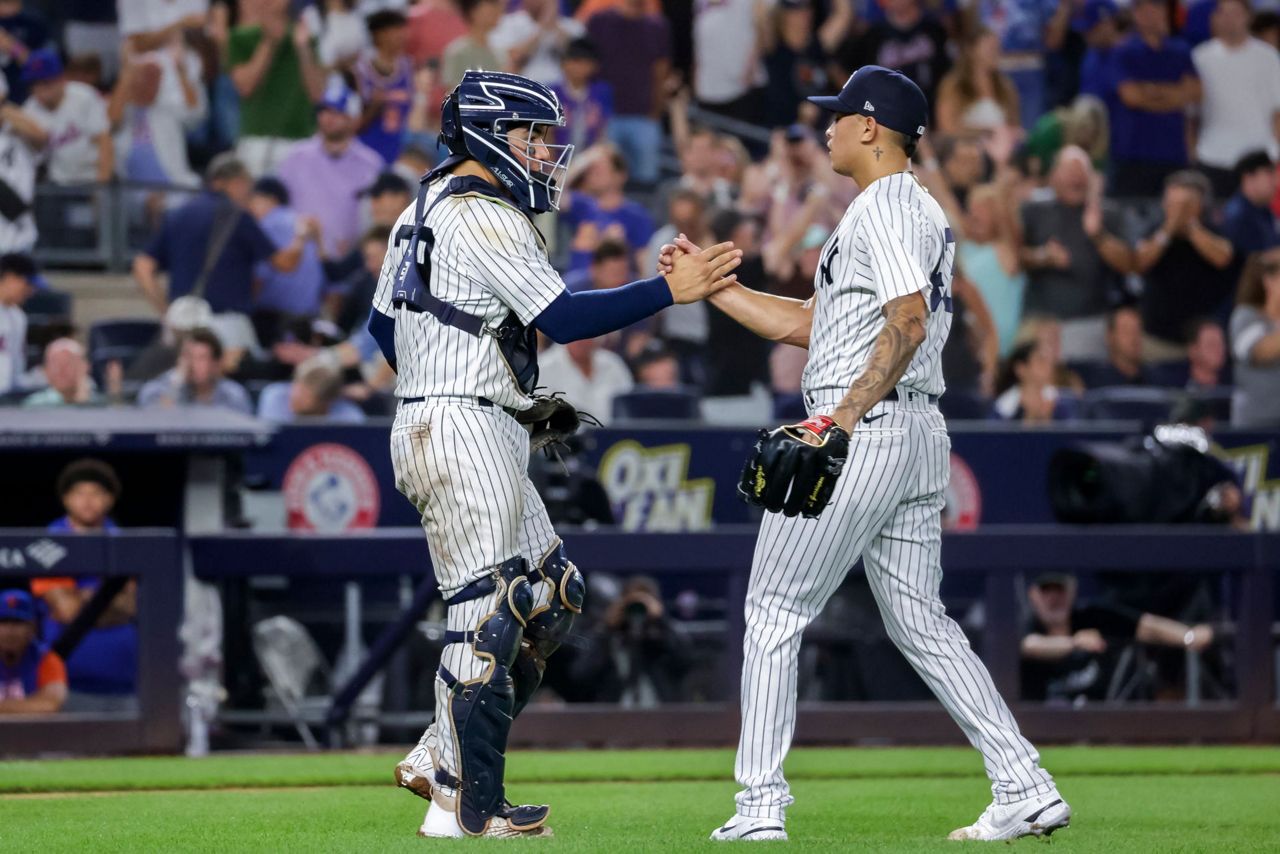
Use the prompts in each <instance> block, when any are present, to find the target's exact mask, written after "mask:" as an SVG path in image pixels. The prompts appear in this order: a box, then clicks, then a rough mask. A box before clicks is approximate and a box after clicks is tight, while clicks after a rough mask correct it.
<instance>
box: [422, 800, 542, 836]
mask: <svg viewBox="0 0 1280 854" xmlns="http://www.w3.org/2000/svg"><path fill="white" fill-rule="evenodd" d="M550 811H551V809H550V807H546V806H541V807H532V806H527V807H511V806H504V807H503V808H502V809H501V810H500V811H499V813H498V815H495V816H494V817H493V818H491V819H490V820H489V826H488V827H487V828H486V829H485V832H484V833H482V834H480V837H481V838H486V839H526V838H527V839H533V838H545V837H548V836H554V835H555V834H553V833H552V831H551V828H549V827H547V826H546V824H545V822H546V820H547V814H548V813H550ZM418 836H421V837H423V838H430V839H461V838H462V837H464V836H467V833H466V832H465V831H463V829H462V825H460V824H459V823H458V817H457V815H456V814H455V813H454V812H453V811H452V810H450V809H447V808H446V807H444V806H442V805H441V804H440V802H439V800H438V799H437V800H434V801H432V802H431V806H430V807H429V808H428V809H427V814H426V816H425V817H424V818H423V820H422V826H421V827H419V828H418Z"/></svg>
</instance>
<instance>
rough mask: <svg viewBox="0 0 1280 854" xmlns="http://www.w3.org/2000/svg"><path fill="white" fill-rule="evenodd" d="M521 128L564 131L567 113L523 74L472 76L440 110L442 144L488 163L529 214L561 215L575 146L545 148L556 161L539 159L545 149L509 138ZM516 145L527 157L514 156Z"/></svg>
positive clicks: (478, 73) (474, 73) (469, 74)
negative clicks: (537, 154) (553, 212)
mask: <svg viewBox="0 0 1280 854" xmlns="http://www.w3.org/2000/svg"><path fill="white" fill-rule="evenodd" d="M521 126H528V127H529V132H530V136H531V137H532V136H533V134H534V133H535V132H536V131H537V130H539V128H541V129H542V130H543V131H549V130H550V128H553V127H563V126H564V109H563V108H561V106H560V100H559V99H558V98H556V95H555V93H554V92H552V91H551V90H550V89H549V88H548V87H546V86H544V85H542V84H541V83H537V82H535V81H533V80H530V79H528V78H527V77H521V76H520V75H518V74H505V73H503V72H499V71H468V72H466V73H465V74H463V75H462V82H461V83H459V84H458V85H457V87H456V88H454V90H453V91H452V92H451V93H449V96H448V97H447V98H445V100H444V103H443V104H442V105H441V108H440V141H441V142H442V143H443V144H444V145H446V146H448V148H449V151H451V152H452V153H454V154H457V155H465V156H468V157H473V158H475V159H476V160H478V161H479V162H480V163H482V164H484V165H485V166H486V167H488V169H489V171H491V172H493V174H494V175H496V176H497V178H498V180H499V181H501V182H502V184H503V185H504V186H505V187H506V188H507V190H509V191H510V192H511V194H512V195H513V196H515V198H516V201H517V202H519V203H520V204H521V205H523V206H524V207H526V208H528V209H529V210H531V211H535V212H539V213H540V212H542V211H549V210H555V209H557V208H558V207H559V203H560V193H561V192H562V191H563V189H564V179H565V174H566V173H567V172H568V171H569V161H570V160H571V159H572V158H573V146H572V145H551V144H547V143H543V145H545V147H546V149H547V150H548V151H549V152H550V155H551V157H550V159H549V160H544V159H541V158H538V157H535V156H534V152H535V149H536V148H538V147H541V146H540V145H535V144H533V143H529V142H527V141H525V140H521V139H518V138H510V137H509V136H508V133H509V131H510V130H511V129H512V128H513V127H521ZM512 144H515V146H516V148H517V149H519V148H523V149H524V152H523V156H520V157H518V156H516V155H515V154H514V153H513V152H512V150H511V147H512Z"/></svg>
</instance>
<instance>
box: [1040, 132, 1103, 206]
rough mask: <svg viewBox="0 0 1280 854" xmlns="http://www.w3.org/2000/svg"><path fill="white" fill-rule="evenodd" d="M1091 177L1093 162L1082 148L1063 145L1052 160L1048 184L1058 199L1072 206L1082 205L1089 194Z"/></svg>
mask: <svg viewBox="0 0 1280 854" xmlns="http://www.w3.org/2000/svg"><path fill="white" fill-rule="evenodd" d="M1092 178H1093V163H1092V162H1090V160H1089V155H1088V154H1086V153H1085V152H1084V149H1083V148H1080V147H1079V146H1077V145H1068V146H1064V147H1063V148H1062V150H1061V151H1059V152H1058V156H1057V158H1056V159H1055V160H1054V161H1053V171H1052V172H1050V173H1049V185H1050V186H1051V187H1053V192H1054V193H1055V194H1056V195H1057V197H1058V201H1060V202H1062V203H1063V204H1064V205H1071V206H1073V207H1075V206H1078V205H1083V204H1084V202H1085V199H1086V198H1087V197H1088V195H1089V181H1090V180H1091V179H1092Z"/></svg>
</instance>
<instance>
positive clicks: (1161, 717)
mask: <svg viewBox="0 0 1280 854" xmlns="http://www.w3.org/2000/svg"><path fill="white" fill-rule="evenodd" d="M564 539H565V542H566V545H567V547H568V549H569V550H570V552H571V553H572V554H573V555H574V560H575V561H576V562H577V563H579V564H580V565H582V566H585V567H588V568H589V571H597V572H611V573H616V574H627V573H633V572H639V573H645V574H648V575H659V576H661V575H662V574H669V573H685V574H688V573H706V574H709V575H712V576H715V577H718V578H721V579H723V581H724V583H725V585H726V588H727V589H728V591H729V594H728V597H727V598H728V608H729V613H730V614H731V615H734V623H733V625H732V626H731V627H730V636H729V638H728V639H727V643H726V649H727V651H728V654H727V655H726V656H725V659H724V662H723V666H722V669H721V672H720V674H719V678H720V680H723V681H726V682H727V684H730V685H736V681H737V679H738V671H739V668H740V666H741V652H740V646H739V645H738V643H737V640H736V639H737V638H739V637H740V636H741V632H742V623H741V604H742V601H743V597H744V595H745V583H746V572H747V568H748V567H749V566H750V556H751V552H752V549H753V547H754V541H755V530H754V529H753V528H742V527H731V528H728V527H727V528H721V529H716V530H715V531H712V532H703V533H687V534H628V533H622V532H598V531H595V532H586V531H566V532H565V533H564ZM189 543H190V547H191V554H192V561H193V567H194V571H195V573H196V575H197V577H199V578H201V579H203V580H205V581H210V582H218V583H222V584H226V583H228V582H231V583H235V582H237V581H239V582H243V581H244V580H246V579H248V578H250V577H253V576H256V575H270V576H275V577H285V578H296V579H302V578H307V579H317V578H331V579H333V578H366V579H367V578H373V577H378V576H386V575H394V574H399V573H401V572H402V571H403V568H404V567H406V566H421V565H423V564H425V563H426V557H427V555H426V549H425V545H424V543H423V541H422V538H421V533H420V532H419V531H418V530H416V529H381V530H378V531H375V532H370V533H369V534H366V535H362V536H358V537H351V536H339V537H333V536H318V535H285V536H281V535H266V534H253V533H221V534H210V535H201V536H197V537H192V538H190V540H189ZM676 561H678V564H677V563H676ZM943 561H944V567H945V571H946V572H947V573H948V574H951V575H962V576H969V577H976V578H981V579H982V588H983V594H982V597H983V605H984V611H985V613H986V626H985V631H984V636H983V644H982V647H983V649H982V652H983V660H984V661H985V662H986V664H987V666H988V668H990V670H991V673H992V676H993V678H994V679H995V681H996V684H997V686H999V688H1000V689H1001V691H1002V692H1003V693H1004V695H1005V696H1006V697H1009V698H1011V699H1012V698H1015V697H1017V696H1018V688H1019V684H1018V683H1019V669H1020V661H1019V648H1020V639H1021V627H1020V625H1019V619H1018V615H1019V614H1020V607H1019V601H1020V596H1021V595H1022V594H1021V590H1022V589H1024V588H1025V585H1024V584H1023V580H1024V578H1025V577H1026V576H1027V575H1029V574H1032V573H1038V572H1044V571H1049V570H1057V571H1067V572H1074V573H1082V574H1087V573H1093V572H1099V571H1107V570H1125V571H1132V572H1202V573H1214V574H1229V575H1231V576H1233V577H1234V578H1236V579H1237V580H1238V584H1236V585H1233V588H1234V590H1235V596H1234V597H1233V598H1234V599H1235V601H1234V603H1232V604H1233V605H1234V611H1235V621H1234V635H1235V638H1236V643H1235V656H1236V665H1237V668H1236V679H1237V682H1238V684H1239V691H1238V694H1237V697H1236V698H1235V699H1234V700H1227V701H1220V700H1213V701H1208V700H1198V699H1197V700H1195V701H1194V702H1188V703H1131V704H1098V705H1094V706H1089V707H1085V708H1080V709H1070V708H1062V707H1055V706H1051V705H1046V704H1039V703H1018V702H1015V703H1014V705H1015V706H1016V707H1017V711H1018V715H1019V720H1020V721H1021V723H1022V725H1023V728H1024V730H1025V731H1026V732H1027V733H1028V734H1029V735H1030V736H1031V737H1032V738H1034V739H1039V740H1049V741H1070V740H1079V739H1088V740H1094V741H1146V742H1152V741H1184V740H1249V739H1274V738H1277V737H1280V707H1277V703H1276V694H1275V685H1274V682H1273V680H1274V679H1275V673H1274V664H1273V662H1272V657H1273V655H1274V651H1273V646H1274V644H1273V640H1272V623H1273V621H1274V620H1275V614H1274V613H1273V611H1274V608H1275V605H1274V590H1275V588H1274V574H1275V570H1276V567H1277V566H1280V535H1276V534H1253V535H1245V534H1238V533H1229V532H1223V531H1222V530H1220V529H1213V528H1196V527H1177V528H1149V527H1138V526H1135V527H1125V528H1120V527H1112V528H1107V529H1105V530H1104V529H1096V528H1094V529H1091V528H1071V527H1065V526H1053V525H1051V526H1037V525H1020V526H988V527H984V528H982V529H981V530H979V531H977V532H973V533H965V534H947V535H944V546H943ZM430 593H431V583H430V579H425V580H424V581H423V583H422V586H420V588H419V595H420V596H426V597H428V598H429V595H430ZM422 601H423V600H422V599H419V600H418V601H417V602H416V603H415V604H414V605H413V606H412V607H413V608H418V607H420V606H421V602H422ZM396 630H397V629H396V626H395V625H393V626H391V627H389V628H388V629H387V630H385V631H384V637H382V638H379V639H378V640H376V641H375V642H374V644H373V645H372V653H371V659H370V660H368V661H366V663H365V666H363V667H361V668H360V669H359V671H358V672H357V673H356V674H355V676H354V677H352V678H351V679H350V680H349V681H348V682H347V683H346V684H345V685H344V686H342V687H341V688H339V689H338V690H337V692H336V693H335V703H334V706H333V707H332V708H331V709H330V713H329V716H328V719H329V724H330V727H331V732H330V735H331V736H334V735H336V734H337V733H338V732H339V731H340V727H341V724H342V723H343V722H344V721H345V720H346V716H347V712H348V709H349V704H350V702H351V701H352V700H354V698H355V697H356V696H358V695H359V693H360V691H361V690H362V689H363V687H364V685H365V684H366V683H367V680H368V678H371V677H372V675H373V674H374V673H376V672H377V670H378V668H379V667H380V666H381V664H382V663H383V661H382V660H378V657H379V656H383V657H385V656H387V655H389V654H390V650H391V649H392V648H393V646H392V645H391V644H389V643H386V642H385V641H387V640H388V637H387V632H394V631H396ZM398 630H399V631H402V632H403V631H404V630H405V627H404V626H400V628H399V629H398ZM344 704H346V707H345V708H344ZM800 718H801V723H800V726H799V728H798V732H797V740H798V741H800V742H802V743H803V742H808V743H848V742H857V741H863V740H868V739H889V740H893V741H904V742H938V741H955V740H956V739H958V738H959V731H958V730H957V729H956V728H955V726H954V724H953V723H952V722H951V721H950V719H949V718H948V717H947V715H946V713H945V712H944V711H943V710H942V708H941V707H940V706H938V704H936V703H933V702H917V703H878V702H877V703H802V704H801V711H800ZM428 721H429V714H427V713H423V714H421V715H419V716H413V715H398V716H396V717H395V719H394V723H395V724H397V725H406V724H419V725H425V724H426V723H427V722H428ZM392 722H393V721H392V720H391V719H388V720H387V723H392ZM736 727H737V709H736V706H735V705H734V704H732V703H700V704H669V705H663V706H659V707H656V708H648V709H624V708H619V707H616V706H601V705H590V704H584V705H568V706H556V707H554V708H550V709H548V708H542V707H539V706H537V705H536V704H535V705H534V706H532V707H530V709H529V711H528V713H527V714H526V715H525V716H523V717H522V718H521V719H520V721H519V722H518V723H517V727H516V730H515V731H514V733H513V743H515V744H521V745H526V746H529V745H543V746H546V745H567V744H609V745H619V746H620V745H641V744H648V745H653V744H687V745H691V744H725V743H728V742H731V741H732V740H733V733H735V732H736Z"/></svg>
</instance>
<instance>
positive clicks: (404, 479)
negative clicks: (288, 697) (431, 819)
mask: <svg viewBox="0 0 1280 854" xmlns="http://www.w3.org/2000/svg"><path fill="white" fill-rule="evenodd" d="M391 462H392V466H393V468H394V470H395V475H396V489H398V490H400V492H401V493H402V494H403V495H404V496H405V497H406V498H408V499H409V500H410V501H411V502H413V505H414V507H416V508H417V509H418V512H419V513H420V514H422V528H423V530H424V531H425V532H426V535H427V548H428V550H429V551H430V553H431V563H432V566H433V567H434V568H435V573H436V580H437V582H438V583H439V585H440V592H441V593H442V594H443V595H444V596H445V597H446V598H447V597H449V596H451V595H453V594H454V593H456V592H457V591H459V590H461V589H462V588H463V587H465V586H467V585H468V584H470V583H471V582H473V581H476V580H477V579H479V578H481V577H483V576H485V575H488V574H489V573H491V572H492V571H493V570H494V568H495V567H496V566H497V565H498V564H500V563H502V562H503V561H505V560H507V559H508V558H511V557H514V556H516V555H517V554H519V555H521V556H523V557H524V558H525V560H527V561H528V562H529V564H530V566H538V565H539V564H540V563H541V562H542V560H543V558H544V557H546V555H547V554H548V553H549V552H550V551H551V549H552V548H554V547H555V545H556V544H557V543H558V542H559V538H558V537H557V536H556V532H555V529H554V528H553V527H552V526H551V520H550V519H549V518H548V517H547V509H546V507H545V506H544V505H543V503H542V498H541V497H539V495H538V493H537V490H536V489H534V486H533V483H532V482H531V481H530V480H529V473H528V468H529V434H528V432H526V430H525V429H524V427H522V426H520V424H518V423H517V422H516V420H515V419H514V418H512V417H511V416H510V415H508V414H507V413H506V412H505V411H504V410H502V409H501V408H499V407H496V406H482V405H480V403H479V402H478V401H476V400H475V399H474V398H435V399H428V400H427V401H425V402H422V403H408V404H401V405H400V408H399V411H398V412H397V413H396V420H395V424H394V426H393V427H392V429H391ZM534 593H535V596H536V602H535V605H536V606H541V605H544V604H546V599H547V597H548V596H549V589H548V585H547V584H546V582H544V581H539V582H538V583H537V584H535V585H534ZM496 602H497V594H496V593H493V594H490V595H488V596H484V597H481V598H479V599H475V600H473V601H471V602H467V603H464V604H461V605H457V606H453V607H450V608H449V609H448V613H447V617H446V619H447V628H448V629H450V630H453V631H460V632H461V631H471V630H473V629H474V628H475V627H476V625H477V624H478V623H479V621H480V620H481V619H482V618H483V617H484V616H485V615H486V614H488V613H490V612H491V611H493V610H494V608H495V606H496ZM440 663H441V665H443V666H444V667H445V668H447V669H448V671H449V672H450V673H452V674H453V675H454V676H455V677H457V678H458V679H459V680H460V681H462V682H466V681H469V680H472V679H479V678H481V677H482V676H485V675H486V669H487V667H488V662H485V661H482V660H480V659H478V658H477V657H476V656H475V654H474V652H473V651H472V647H471V644H469V643H451V644H448V645H447V646H446V647H445V648H444V651H443V653H442V654H441V657H440ZM435 696H436V721H435V723H433V724H432V725H431V726H432V727H433V728H436V729H437V732H438V734H439V737H440V740H439V751H440V758H441V764H442V765H443V766H444V768H445V770H447V771H448V772H449V773H451V774H454V775H455V776H456V775H457V773H458V763H457V757H456V754H455V750H456V745H455V740H454V738H453V733H452V732H451V731H450V726H449V724H450V721H449V715H448V714H446V713H445V712H446V710H447V709H448V708H449V696H450V695H449V692H448V689H447V688H446V687H445V685H444V682H442V681H441V680H440V678H439V677H438V676H437V678H436V680H435ZM428 732H430V728H429V729H428ZM425 742H426V734H424V735H423V739H422V741H420V742H419V746H418V747H417V748H415V749H414V751H413V752H411V753H410V754H409V757H408V758H409V760H410V761H412V762H414V764H415V765H419V766H422V765H425V764H427V763H426V762H424V761H423V757H422V756H418V755H417V754H418V752H419V751H423V752H424V753H425V750H426V747H425Z"/></svg>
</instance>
